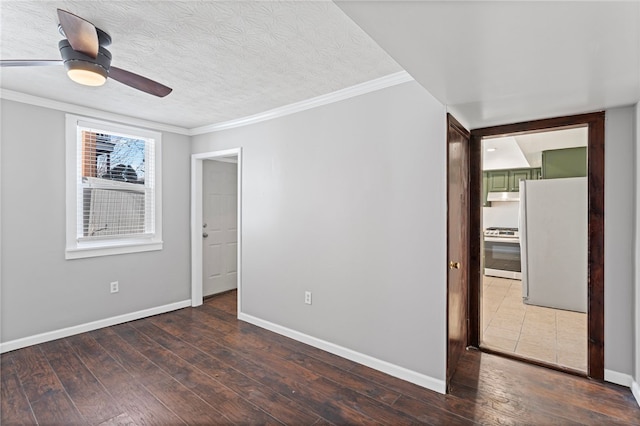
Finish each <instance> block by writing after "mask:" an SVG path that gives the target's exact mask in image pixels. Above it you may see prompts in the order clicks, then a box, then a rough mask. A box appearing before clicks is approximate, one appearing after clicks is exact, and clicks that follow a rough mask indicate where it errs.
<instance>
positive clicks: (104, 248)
mask: <svg viewBox="0 0 640 426" xmlns="http://www.w3.org/2000/svg"><path fill="white" fill-rule="evenodd" d="M162 245H163V242H162V241H148V240H147V241H126V242H125V241H118V242H115V243H114V242H108V243H106V242H105V243H101V244H96V243H95V242H92V243H91V244H87V243H84V244H83V243H78V245H77V246H75V247H67V249H66V251H65V259H67V260H71V259H84V258H87V257H99V256H111V255H117V254H128V253H141V252H145V251H156V250H162Z"/></svg>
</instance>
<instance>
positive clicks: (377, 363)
mask: <svg viewBox="0 0 640 426" xmlns="http://www.w3.org/2000/svg"><path fill="white" fill-rule="evenodd" d="M238 319H240V320H242V321H246V322H248V323H251V324H253V325H257V326H258V327H261V328H264V329H267V330H269V331H273V332H274V333H278V334H281V335H283V336H286V337H290V338H292V339H294V340H297V341H299V342H302V343H306V344H307V345H310V346H313V347H315V348H318V349H322V350H323V351H327V352H330V353H332V354H334V355H338V356H341V357H343V358H346V359H349V360H351V361H354V362H357V363H359V364H363V365H366V366H367V367H371V368H373V369H375V370H378V371H382V372H383V373H387V374H389V375H391V376H393V377H397V378H399V379H402V380H406V381H407V382H411V383H414V384H416V385H418V386H422V387H424V388H427V389H430V390H433V391H435V392H439V393H442V394H444V393H445V392H446V384H445V381H444V380H440V379H435V378H433V377H430V376H427V375H424V374H422V373H417V372H415V371H413V370H409V369H407V368H404V367H400V366H398V365H395V364H391V363H390V362H387V361H382V360H380V359H377V358H374V357H371V356H369V355H365V354H362V353H359V352H356V351H354V350H351V349H348V348H345V347H342V346H339V345H336V344H334V343H331V342H327V341H325V340H322V339H318V338H315V337H313V336H309V335H308V334H304V333H301V332H299V331H296V330H292V329H290V328H287V327H283V326H281V325H278V324H274V323H272V322H269V321H265V320H263V319H260V318H256V317H254V316H251V315H247V314H244V313H241V312H240V313H238Z"/></svg>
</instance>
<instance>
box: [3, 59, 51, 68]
mask: <svg viewBox="0 0 640 426" xmlns="http://www.w3.org/2000/svg"><path fill="white" fill-rule="evenodd" d="M48 65H62V61H61V60H60V59H37V60H31V59H3V60H0V67H45V66H48Z"/></svg>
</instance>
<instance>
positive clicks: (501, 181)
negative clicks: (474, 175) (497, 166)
mask: <svg viewBox="0 0 640 426" xmlns="http://www.w3.org/2000/svg"><path fill="white" fill-rule="evenodd" d="M487 177H488V183H489V192H507V191H509V170H491V171H489V172H487Z"/></svg>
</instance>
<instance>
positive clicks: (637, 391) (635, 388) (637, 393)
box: [631, 380, 640, 406]
mask: <svg viewBox="0 0 640 426" xmlns="http://www.w3.org/2000/svg"><path fill="white" fill-rule="evenodd" d="M631 393H633V396H634V397H635V398H636V402H637V403H638V406H640V384H638V382H636V381H635V380H634V381H633V383H631Z"/></svg>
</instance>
